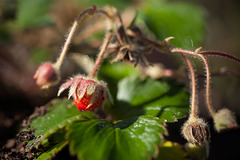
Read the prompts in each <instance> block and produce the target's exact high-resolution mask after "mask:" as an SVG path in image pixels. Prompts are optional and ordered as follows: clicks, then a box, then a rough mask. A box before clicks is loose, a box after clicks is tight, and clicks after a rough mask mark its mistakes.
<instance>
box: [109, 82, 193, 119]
mask: <svg viewBox="0 0 240 160" xmlns="http://www.w3.org/2000/svg"><path fill="white" fill-rule="evenodd" d="M188 99H189V96H188V94H187V93H186V92H185V91H184V90H183V86H182V85H179V84H177V83H176V82H175V81H173V80H164V81H163V80H152V79H150V78H147V79H145V80H140V79H139V77H126V78H125V79H123V80H121V81H120V82H119V83H118V92H117V96H116V100H115V101H114V103H115V105H114V107H113V108H112V110H111V112H112V113H113V115H115V116H116V117H117V118H118V119H123V118H129V117H132V116H139V115H151V116H157V117H159V119H160V120H161V121H162V122H163V121H167V122H173V121H174V120H175V119H177V118H182V117H184V116H187V115H188V110H189V108H188Z"/></svg>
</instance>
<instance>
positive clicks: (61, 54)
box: [55, 21, 78, 68]
mask: <svg viewBox="0 0 240 160" xmlns="http://www.w3.org/2000/svg"><path fill="white" fill-rule="evenodd" d="M77 25H78V22H77V21H74V23H73V25H72V27H71V30H70V32H69V34H68V37H67V39H66V42H65V43H64V46H63V48H62V52H61V53H60V56H59V58H58V60H57V62H56V63H55V66H56V67H57V68H60V67H61V65H62V62H63V59H64V57H65V55H66V53H67V49H68V47H69V44H70V42H71V40H72V37H73V35H74V32H75V30H76V28H77Z"/></svg>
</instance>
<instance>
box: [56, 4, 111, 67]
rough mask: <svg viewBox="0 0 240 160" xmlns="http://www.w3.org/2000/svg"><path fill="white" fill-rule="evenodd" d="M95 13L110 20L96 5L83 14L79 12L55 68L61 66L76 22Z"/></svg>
mask: <svg viewBox="0 0 240 160" xmlns="http://www.w3.org/2000/svg"><path fill="white" fill-rule="evenodd" d="M95 13H102V14H104V15H106V16H107V17H108V18H110V19H111V16H110V15H109V14H108V13H107V12H106V11H104V10H101V9H97V6H96V5H92V7H91V8H88V9H86V10H84V11H83V12H81V13H80V14H79V15H78V17H77V18H76V19H75V21H74V23H73V25H72V27H71V29H70V32H69V34H68V36H67V39H66V42H65V43H64V46H63V48H62V51H61V53H60V56H59V58H58V59H57V62H56V63H55V67H56V68H60V67H61V65H62V62H63V60H64V57H65V55H66V53H67V49H68V47H69V44H70V43H71V40H72V38H73V35H74V32H75V30H76V28H77V25H78V22H79V21H80V20H81V19H82V18H83V16H84V15H86V14H90V15H93V14H95Z"/></svg>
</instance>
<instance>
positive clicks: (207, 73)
mask: <svg viewBox="0 0 240 160" xmlns="http://www.w3.org/2000/svg"><path fill="white" fill-rule="evenodd" d="M197 55H198V56H199V57H201V58H202V60H203V62H204V64H205V69H206V77H207V82H206V101H207V106H208V110H209V112H210V114H211V115H212V116H214V115H215V111H214V109H213V107H212V105H211V101H210V70H209V65H208V62H207V60H206V58H205V57H204V56H203V55H201V54H197Z"/></svg>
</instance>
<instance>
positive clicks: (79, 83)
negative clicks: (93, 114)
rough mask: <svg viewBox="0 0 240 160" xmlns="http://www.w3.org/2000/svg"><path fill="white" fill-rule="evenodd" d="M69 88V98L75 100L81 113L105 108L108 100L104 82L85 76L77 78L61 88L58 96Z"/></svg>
mask: <svg viewBox="0 0 240 160" xmlns="http://www.w3.org/2000/svg"><path fill="white" fill-rule="evenodd" d="M67 88H70V89H69V94H68V98H70V97H71V96H72V97H73V99H74V104H75V105H76V107H77V108H78V110H80V111H90V110H93V109H95V108H97V107H100V106H103V105H104V104H105V102H106V99H107V87H106V84H105V83H104V82H101V81H97V80H95V79H90V78H87V77H83V76H76V77H74V78H72V79H70V80H69V81H67V82H65V83H64V84H62V86H60V89H59V91H58V96H59V95H60V94H61V93H62V92H63V91H64V90H65V89H67Z"/></svg>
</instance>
